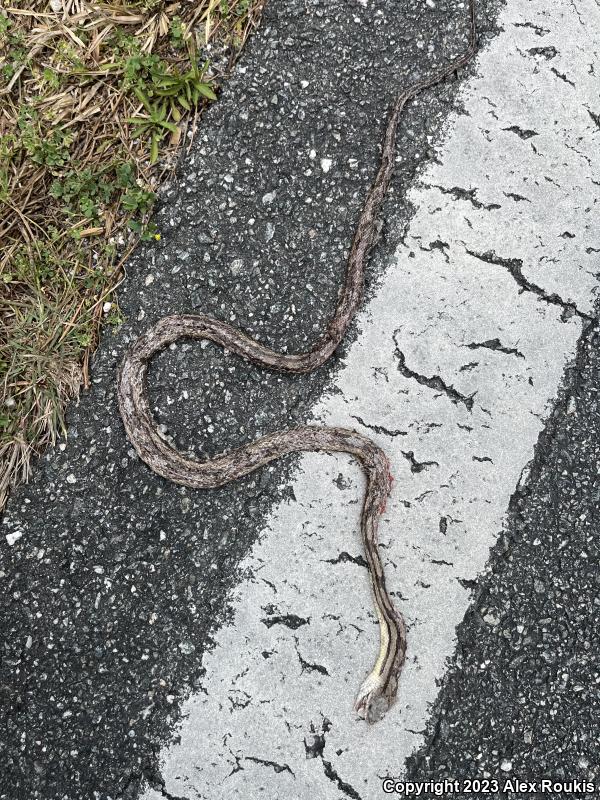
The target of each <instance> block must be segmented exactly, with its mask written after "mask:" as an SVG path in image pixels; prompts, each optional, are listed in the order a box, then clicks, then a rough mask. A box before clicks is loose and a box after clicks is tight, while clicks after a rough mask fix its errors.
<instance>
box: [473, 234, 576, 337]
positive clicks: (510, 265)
mask: <svg viewBox="0 0 600 800" xmlns="http://www.w3.org/2000/svg"><path fill="white" fill-rule="evenodd" d="M465 250H466V252H467V253H468V254H469V255H470V256H473V258H476V259H478V260H479V261H484V262H485V263H486V264H494V265H496V266H500V267H504V268H505V269H507V270H508V272H509V273H510V275H511V277H512V278H513V280H514V281H515V283H516V284H517V285H518V286H519V288H520V289H521V291H522V292H532V293H533V294H536V295H537V296H538V297H539V298H541V299H542V300H543V301H544V302H545V303H549V304H550V305H554V306H559V307H560V308H562V309H563V314H562V315H561V320H562V321H563V322H566V321H567V320H568V319H570V318H571V317H572V316H575V315H576V316H578V317H580V318H581V319H585V320H588V322H589V321H591V320H592V317H590V316H589V314H585V313H584V312H583V311H580V310H579V309H578V308H577V306H576V305H575V303H573V302H572V301H570V300H563V299H562V297H560V295H558V294H556V292H552V294H549V293H548V292H547V291H546V290H545V289H542V287H541V286H538V285H537V284H535V283H531V281H528V280H527V278H526V277H525V276H524V275H523V261H522V259H520V258H502V257H501V256H497V255H496V253H495V251H494V250H487V251H486V252H485V253H477V252H475V251H474V250H469V249H468V248H465Z"/></svg>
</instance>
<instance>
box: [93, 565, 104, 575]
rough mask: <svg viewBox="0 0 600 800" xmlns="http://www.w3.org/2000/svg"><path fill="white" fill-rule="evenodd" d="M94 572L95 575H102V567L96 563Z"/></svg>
mask: <svg viewBox="0 0 600 800" xmlns="http://www.w3.org/2000/svg"><path fill="white" fill-rule="evenodd" d="M94 572H95V573H96V575H104V567H101V566H100V565H99V564H96V566H95V567H94Z"/></svg>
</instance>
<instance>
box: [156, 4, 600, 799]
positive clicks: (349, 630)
mask: <svg viewBox="0 0 600 800" xmlns="http://www.w3.org/2000/svg"><path fill="white" fill-rule="evenodd" d="M584 19H585V20H586V24H585V25H584V24H583V20H584ZM523 23H532V24H533V25H537V26H539V27H538V30H537V32H536V29H534V28H533V27H524V26H523ZM501 25H502V27H503V32H502V33H501V34H500V35H499V36H498V37H497V38H496V39H495V40H494V41H493V43H492V45H491V46H490V47H489V49H487V50H486V51H485V52H483V53H482V54H481V55H480V57H479V59H478V72H479V75H478V77H475V78H473V79H472V80H471V81H470V82H469V83H468V85H467V86H466V88H465V89H464V91H463V95H462V100H463V103H464V107H465V109H466V111H467V112H468V113H467V114H462V115H455V116H454V117H453V118H452V119H451V120H450V123H449V125H448V130H447V133H448V135H447V137H446V142H445V144H444V145H443V146H442V147H441V148H440V152H439V159H440V164H439V165H438V164H435V165H431V166H430V167H429V168H428V169H427V171H426V173H425V174H424V175H423V176H422V181H421V183H420V184H419V185H418V186H417V187H416V188H415V189H414V190H413V191H412V192H411V200H412V203H413V204H414V206H415V208H416V209H417V213H416V216H415V217H414V220H413V222H412V223H411V226H410V230H409V233H408V235H407V237H406V239H405V244H404V246H403V247H401V248H400V249H399V251H398V253H397V259H396V260H395V261H394V263H393V264H392V265H390V268H389V270H388V272H387V274H386V276H385V279H384V280H383V282H382V285H381V287H380V289H379V292H378V294H377V296H376V297H375V299H374V300H373V301H372V302H371V303H370V305H369V307H368V308H367V309H366V310H365V311H364V312H363V314H362V317H361V320H360V325H361V328H362V334H361V336H360V337H359V341H358V342H357V343H356V344H355V345H354V346H353V348H352V350H351V353H350V355H349V358H348V361H347V363H346V365H345V368H344V369H343V371H342V372H341V373H340V374H339V376H338V378H337V380H336V388H337V390H338V391H337V392H335V393H333V394H331V395H329V396H327V397H325V398H324V399H323V400H322V402H321V403H320V404H319V406H318V408H316V409H315V414H314V416H315V419H317V420H320V421H322V422H324V423H329V424H336V425H347V426H352V427H356V428H357V429H359V430H363V428H362V426H361V424H360V423H359V422H358V421H357V419H358V418H360V419H362V420H363V421H364V422H366V423H367V424H368V425H371V426H382V427H385V428H387V429H389V430H391V431H394V430H399V431H405V432H406V435H399V434H398V435H394V436H390V435H385V434H384V433H381V434H379V433H375V432H373V431H372V430H371V435H372V436H373V438H374V439H375V440H376V441H377V442H379V443H380V444H381V445H382V446H383V447H384V448H385V449H386V451H387V452H388V453H389V455H390V457H391V460H392V463H393V465H394V470H395V477H396V483H395V485H394V492H393V497H392V499H391V502H390V504H389V506H388V510H387V512H386V515H385V519H384V521H383V524H382V527H381V541H382V547H383V550H382V552H383V555H384V558H385V562H386V569H387V573H388V576H389V584H390V587H391V588H392V589H393V590H394V591H395V592H396V593H397V598H398V604H399V606H400V607H401V609H402V610H403V612H404V613H405V615H406V617H407V620H408V622H409V626H410V629H409V636H410V640H409V653H408V662H407V666H406V669H405V672H404V674H403V677H402V681H401V687H400V692H399V697H398V703H397V705H396V706H394V708H393V709H392V710H391V711H390V712H389V713H388V715H387V717H386V718H385V719H384V720H383V721H382V722H381V723H379V724H378V725H376V726H373V727H371V728H368V727H367V726H366V725H365V723H363V722H362V721H359V720H357V719H356V717H355V715H354V714H353V712H352V703H353V700H354V695H355V693H356V690H357V689H358V687H359V685H360V683H361V681H362V679H363V677H364V676H365V674H366V673H367V672H368V671H369V670H370V668H371V665H372V661H373V659H374V656H375V654H376V650H377V646H378V632H377V622H376V618H375V614H374V613H373V609H372V605H371V598H370V595H369V589H368V580H367V574H366V570H365V569H364V568H363V567H361V566H360V565H357V564H355V563H352V562H348V561H346V562H343V561H342V562H340V563H336V564H332V563H330V562H329V560H335V559H336V558H337V557H338V556H339V554H340V553H341V552H343V551H346V552H348V553H350V554H351V555H353V556H358V555H359V554H361V552H362V549H361V545H360V541H359V536H358V517H359V510H360V503H361V498H362V491H363V478H362V476H361V474H360V472H359V469H358V468H357V466H356V465H355V464H354V463H352V462H351V461H350V460H349V459H347V458H344V457H333V456H325V455H316V454H315V455H306V456H305V457H303V458H302V460H301V467H300V471H299V474H298V476H297V479H296V480H295V482H294V492H295V495H296V502H292V501H291V502H286V503H283V504H281V505H280V506H279V507H278V508H276V510H275V511H274V513H273V515H272V517H271V519H270V521H269V524H268V527H267V529H266V531H265V532H264V535H263V536H262V538H261V541H260V542H259V543H258V544H257V545H256V547H255V548H254V550H253V552H252V554H251V556H250V557H249V558H248V559H247V561H246V564H245V566H246V567H247V574H248V575H249V576H250V577H249V578H248V579H247V580H246V581H245V582H243V583H242V584H241V585H240V586H239V587H238V589H237V592H236V596H235V603H234V605H235V609H236V615H235V622H234V624H233V625H232V626H230V627H226V628H223V629H222V630H220V631H219V632H218V634H217V636H216V642H217V644H216V647H215V649H214V651H213V652H211V653H209V654H208V655H206V657H205V659H204V665H205V667H206V680H205V683H204V688H205V692H206V693H200V694H197V695H195V696H192V697H191V698H190V699H189V700H188V701H187V702H186V704H185V707H184V715H185V720H184V722H183V725H182V727H181V730H180V732H179V733H180V737H181V739H180V742H179V743H178V744H177V745H174V746H172V747H170V748H168V749H166V750H165V751H164V752H163V754H162V762H163V763H162V769H163V776H164V778H165V780H166V788H167V790H168V791H169V792H171V793H172V794H174V795H181V796H185V797H187V798H190V800H191V799H192V798H196V797H202V798H211V800H216V798H238V797H239V798H244V800H252V799H253V798H268V800H278V798H282V799H283V798H286V800H287V799H288V798H290V797H302V798H308V797H311V798H312V797H315V798H324V799H325V800H337V799H338V798H340V797H341V796H343V795H344V794H345V796H348V792H349V790H348V789H347V790H346V793H344V792H343V791H342V790H341V789H340V788H339V786H338V784H337V783H336V780H335V779H334V778H333V777H332V776H333V773H332V770H333V771H335V773H336V774H337V775H339V777H340V779H341V780H343V781H344V782H345V783H346V784H348V785H349V786H351V787H353V790H354V791H355V792H356V793H357V795H358V796H360V798H362V800H367V799H369V798H380V797H382V796H383V795H382V791H381V780H380V777H381V776H384V775H386V774H392V775H398V774H399V772H400V771H401V770H402V767H403V764H404V760H405V758H406V757H407V756H408V755H409V754H410V752H411V751H412V750H413V749H414V748H415V747H416V746H418V745H420V744H421V742H422V737H421V735H420V733H418V732H419V731H422V730H423V728H424V726H425V724H426V721H427V715H428V708H429V706H430V704H431V702H432V701H433V700H434V699H435V696H436V693H437V683H436V681H437V680H438V679H439V678H440V677H441V676H442V675H443V673H444V668H445V660H446V659H447V657H448V656H449V655H450V654H451V653H452V650H453V647H454V642H455V627H456V625H457V624H458V622H459V621H460V620H461V619H462V617H463V615H464V613H465V611H466V609H467V606H468V603H469V596H468V593H467V591H466V590H465V589H464V588H463V587H462V586H461V584H460V582H459V579H461V578H471V579H472V578H475V577H476V576H477V575H478V574H479V573H480V572H481V571H482V570H483V569H484V566H485V563H486V559H487V556H488V552H489V548H490V546H491V545H492V544H493V543H494V541H495V540H496V537H497V535H498V533H499V531H500V530H501V529H502V526H503V520H504V515H505V511H506V508H507V504H508V500H509V498H510V495H511V494H512V492H513V491H514V489H515V486H516V484H517V483H518V481H519V476H520V474H521V471H522V469H523V467H524V465H525V464H526V463H527V462H528V460H529V459H530V458H531V456H532V450H533V446H534V444H535V441H536V439H537V436H538V434H539V431H540V429H541V427H542V425H543V421H544V418H545V415H546V414H547V411H548V403H549V400H550V399H551V398H554V397H555V395H556V392H557V387H558V386H559V383H560V379H561V376H562V374H563V370H564V367H565V363H566V361H567V360H568V359H569V358H571V357H572V355H573V353H574V349H575V345H576V340H577V337H578V335H579V333H580V330H581V322H580V319H579V318H578V317H577V316H575V317H572V318H571V319H570V320H568V321H566V322H563V321H561V319H560V317H561V312H562V309H561V308H560V307H559V306H557V305H552V304H551V303H548V302H545V301H544V300H541V299H540V298H539V297H538V296H536V295H535V294H534V293H532V292H530V291H527V292H521V293H520V292H519V287H518V285H517V283H516V282H515V280H514V278H513V277H512V276H511V275H510V274H509V271H508V269H507V268H506V267H504V266H502V265H499V264H498V265H494V264H490V263H486V262H485V261H481V260H479V259H477V258H475V257H473V256H470V255H468V254H467V251H468V250H469V251H472V252H476V253H486V252H488V251H495V253H496V255H497V256H500V257H501V258H503V259H521V260H522V263H523V273H524V275H525V276H526V278H527V279H528V280H529V281H530V282H532V283H535V284H537V285H538V286H540V287H543V289H544V291H546V292H547V293H548V294H552V293H557V294H558V295H560V297H562V298H563V299H565V300H570V301H573V302H574V303H576V304H577V306H578V308H579V309H580V310H581V311H584V312H586V313H589V312H590V311H591V308H592V300H593V294H594V290H595V287H596V275H595V272H596V271H597V269H598V254H597V253H595V252H593V251H592V250H589V252H588V249H589V248H600V233H599V232H598V226H597V222H596V221H597V205H595V204H596V203H597V201H598V196H599V192H598V184H597V183H594V181H593V180H592V178H595V176H597V175H598V174H600V147H599V142H600V131H599V130H598V125H597V123H595V122H594V120H593V119H592V117H591V116H590V114H589V113H588V108H589V110H590V111H592V112H594V113H598V112H600V101H598V94H599V92H598V90H599V88H600V75H599V74H598V73H599V71H598V70H597V69H596V70H595V71H594V70H593V69H592V68H591V66H590V62H591V61H592V58H593V57H594V55H593V53H594V47H595V46H596V47H597V45H598V44H599V34H598V31H600V12H599V9H598V6H597V5H596V3H595V2H593V0H576V3H571V4H570V5H569V4H553V3H548V2H543V0H509V3H508V6H507V7H506V9H505V11H504V12H503V14H502V19H501ZM592 37H593V39H592ZM540 47H555V48H556V50H557V51H558V52H557V54H556V56H555V57H552V58H547V57H545V56H544V54H541V53H540V54H538V55H536V54H535V52H534V53H533V54H532V53H531V52H530V51H531V50H532V49H533V48H540ZM548 53H551V51H547V53H546V55H548ZM594 72H595V73H596V74H594ZM558 73H559V74H558ZM560 75H564V78H561V77H560ZM572 84H574V85H572ZM515 126H516V127H517V128H519V129H521V130H523V131H535V132H536V135H535V136H533V135H532V136H530V138H521V136H519V135H518V131H517V132H515ZM511 128H512V129H513V130H511ZM526 135H527V134H525V136H526ZM436 187H443V188H442V189H440V188H436ZM453 187H460V188H462V189H466V190H469V189H472V188H476V190H477V194H476V199H477V201H479V202H480V203H482V204H484V205H486V206H488V208H487V209H486V208H476V207H475V205H474V204H473V203H472V202H470V201H469V200H468V199H461V198H460V197H458V196H453V195H452V194H451V193H450V194H448V193H447V192H446V193H445V192H444V191H443V190H444V189H445V190H448V189H452V188H453ZM454 194H455V195H457V193H454ZM511 195H512V196H511ZM517 196H520V197H522V198H526V199H518V197H517ZM494 205H499V206H500V208H489V206H494ZM563 234H568V235H563ZM431 242H443V243H445V244H444V245H443V246H440V245H437V246H434V247H431V244H430V243H431ZM446 245H447V246H446ZM440 247H441V248H442V249H438V248H440ZM496 338H497V339H499V340H500V341H501V343H502V345H503V346H504V347H506V348H512V349H515V350H517V351H518V353H520V354H522V357H521V355H519V354H507V353H503V352H499V351H495V350H490V349H486V348H478V349H469V348H468V345H469V344H470V343H482V342H485V341H488V340H493V339H496ZM398 351H401V352H402V353H403V354H404V356H405V360H406V366H407V367H408V368H409V369H410V370H412V371H414V372H417V373H419V374H421V375H424V376H428V377H432V376H435V375H438V376H440V377H441V378H442V379H443V381H445V383H446V384H447V385H452V386H454V388H455V389H456V390H457V391H458V392H460V393H461V394H462V395H464V396H469V395H471V394H473V393H476V394H475V395H474V405H473V409H472V411H471V412H469V410H468V409H467V408H466V406H465V405H464V404H462V403H460V402H458V403H454V402H452V401H451V399H449V397H448V396H447V395H446V394H445V393H443V392H439V391H435V390H432V389H431V388H429V387H427V386H423V385H421V384H419V383H418V382H417V381H416V380H414V379H412V378H410V377H406V376H403V375H402V374H401V372H400V371H399V370H398V365H399V358H398ZM364 430H365V431H366V432H367V433H369V429H368V428H366V429H364ZM409 451H413V452H414V456H415V458H416V459H418V461H420V462H428V461H429V462H435V463H434V464H431V465H430V466H429V467H427V468H424V469H423V470H422V471H420V472H411V469H410V463H409V461H408V460H407V457H406V456H405V455H403V452H404V453H408V452H409ZM442 517H444V518H445V519H446V521H447V528H446V530H445V532H442V531H441V530H440V519H441V518H442ZM442 527H443V526H442ZM269 606H273V607H274V609H276V613H279V614H294V615H297V616H299V617H303V618H307V619H308V618H310V622H309V623H308V624H305V625H303V626H301V627H298V628H297V629H296V630H291V629H289V628H288V627H284V626H282V625H275V626H272V627H267V626H266V625H265V624H264V623H263V622H262V621H261V620H263V619H265V618H266V617H268V616H269V610H270V609H269ZM303 663H304V666H303ZM307 664H312V665H321V667H324V668H325V669H326V671H327V674H324V673H323V672H322V671H318V670H316V669H315V668H314V667H313V668H312V669H311V668H310V667H309V666H306V665H307ZM482 668H485V665H482ZM324 719H326V720H328V721H329V722H327V723H325V727H326V728H328V730H327V732H326V734H325V746H324V750H323V753H322V757H316V758H307V753H306V749H305V741H306V742H308V743H309V744H310V743H311V742H312V741H313V740H314V736H313V733H314V732H316V733H317V734H318V733H320V732H321V731H322V729H323V721H324ZM325 762H327V763H328V764H330V766H331V768H329V767H328V766H327V764H326V763H325ZM276 765H280V766H276ZM328 771H329V773H330V775H329V777H328V776H327V774H326V773H327V772H328ZM350 796H354V795H352V793H350ZM144 797H145V800H158V798H160V797H161V795H159V794H157V793H156V792H154V791H153V790H151V789H148V791H147V792H146V794H145V795H144Z"/></svg>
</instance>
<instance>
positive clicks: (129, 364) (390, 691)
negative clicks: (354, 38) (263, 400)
mask: <svg viewBox="0 0 600 800" xmlns="http://www.w3.org/2000/svg"><path fill="white" fill-rule="evenodd" d="M468 15H469V33H468V44H467V46H466V48H465V50H464V52H463V53H462V54H461V55H459V56H457V57H456V58H454V59H453V60H451V61H450V62H449V63H448V64H447V65H446V66H444V67H442V68H440V69H438V70H437V71H435V72H433V73H432V74H431V75H430V76H429V77H425V78H422V79H421V80H418V81H416V82H415V83H413V84H412V85H411V86H409V87H408V88H407V89H405V90H404V91H403V92H401V93H400V94H399V95H398V96H397V97H396V99H395V101H394V103H393V104H392V107H391V112H390V115H389V120H388V122H387V126H386V128H385V134H384V137H383V142H382V151H381V161H380V164H379V168H378V171H377V174H376V176H375V179H374V181H373V183H372V185H371V188H370V189H369V192H368V194H367V197H366V200H365V202H364V205H363V208H362V211H361V213H360V216H359V220H358V224H357V226H356V231H355V234H354V238H353V240H352V246H351V249H350V254H349V257H348V262H347V266H346V276H345V281H344V285H343V286H342V288H341V291H340V294H339V298H338V302H337V306H336V309H335V313H334V315H333V317H332V318H331V320H330V322H329V324H328V325H327V327H326V329H325V331H324V332H323V333H322V334H321V336H320V337H319V339H318V340H317V342H316V343H315V344H314V346H313V347H312V349H311V350H309V351H308V352H305V353H298V354H292V355H288V354H283V353H277V352H275V351H274V350H271V349H270V348H268V347H265V346H264V345H262V344H260V343H259V342H257V341H255V340H254V339H252V338H251V337H250V336H247V335H246V334H245V333H243V332H242V331H240V330H237V329H236V328H233V327H232V326H231V325H228V324H227V323H226V322H222V321H220V320H217V319H213V318H212V317H209V316H206V315H203V314H178V315H174V316H168V317H164V318H163V319H161V320H159V321H158V322H157V323H156V324H155V325H153V326H152V327H151V328H150V329H149V330H147V331H146V332H145V333H144V334H143V335H142V336H140V337H139V339H137V340H136V341H135V342H134V344H133V345H132V346H131V347H130V349H129V350H128V352H127V353H126V355H125V357H124V359H123V362H122V364H121V367H120V369H119V374H118V387H117V392H118V400H119V407H120V411H121V415H122V417H123V422H124V424H125V430H126V432H127V435H128V437H129V439H130V441H131V443H132V444H133V446H134V448H135V450H136V451H137V453H138V455H139V457H140V458H141V459H142V460H143V461H145V462H146V464H147V465H148V466H149V467H150V468H151V469H152V470H154V472H156V473H158V474H159V475H161V476H162V477H163V478H166V479H167V480H169V481H173V482H175V483H178V484H183V485H185V486H190V487H192V488H195V489H212V488H215V487H218V486H223V485H224V484H226V483H229V482H230V481H234V480H236V479H237V478H241V477H243V476H244V475H248V474H249V473H250V472H253V471H254V470H256V469H258V468H259V467H262V466H263V465H264V464H268V463H269V462H270V461H273V460H275V459H277V458H280V457H281V456H283V455H286V454H287V453H295V452H298V451H309V450H310V451H315V450H318V451H326V452H329V453H334V452H342V453H349V454H351V455H352V456H354V457H355V458H356V459H357V461H358V462H359V463H360V465H361V467H362V468H363V470H364V472H365V475H366V478H367V485H366V491H365V496H364V501H363V507H362V514H361V533H362V538H363V543H364V549H365V553H366V558H367V562H368V565H369V572H370V578H371V586H372V590H373V596H374V603H375V609H376V611H377V616H378V619H379V626H380V650H379V654H378V656H377V659H376V662H375V666H374V667H373V670H372V671H371V673H370V674H369V675H368V677H367V678H366V679H365V681H364V682H363V684H362V686H361V688H360V690H359V693H358V697H357V700H356V704H355V710H356V711H357V713H358V714H359V715H360V716H361V717H363V718H364V719H366V720H367V721H368V722H374V721H376V720H378V719H380V718H381V717H382V716H383V714H385V712H386V711H387V709H388V708H389V706H390V705H391V704H392V703H393V701H394V699H395V696H396V689H397V685H398V678H399V675H400V671H401V669H402V665H403V663H404V658H405V652H406V628H405V624H404V620H403V617H402V615H401V614H400V613H399V612H398V611H397V610H396V609H395V608H394V605H393V603H392V601H391V599H390V596H389V594H388V591H387V589H386V584H385V574H384V570H383V565H382V563H381V558H380V556H379V552H378V549H377V526H378V522H379V518H380V516H381V514H382V512H383V510H384V508H385V504H386V500H387V497H388V494H389V492H390V489H391V483H392V476H391V473H390V465H389V462H388V459H387V457H386V455H385V453H384V452H383V450H381V448H379V447H378V446H377V445H376V444H375V443H374V442H372V441H371V440H370V439H368V438H367V437H365V436H362V435H361V434H359V433H356V432H355V431H353V430H347V429H345V428H337V427H325V426H314V425H304V426H300V427H297V428H293V429H291V430H282V431H277V432H275V433H270V434H268V435H266V436H262V437H261V438H259V439H256V440H255V441H253V442H250V443H248V444H244V445H242V446H241V447H238V448H237V449H235V450H231V451H229V452H227V453H222V454H220V455H217V456H215V457H214V458H211V459H209V460H207V461H203V462H199V461H196V460H194V459H191V458H187V457H186V456H184V455H183V454H182V453H180V452H179V451H177V450H176V449H175V448H173V447H172V446H171V445H170V444H168V443H167V442H166V441H165V440H164V438H163V437H162V436H161V434H160V433H159V431H158V428H157V424H156V421H155V420H154V419H153V416H152V413H151V410H150V407H149V404H148V399H147V395H146V373H147V368H148V362H149V361H150V359H151V358H152V357H153V356H154V355H155V354H156V353H157V352H159V351H160V350H162V349H163V348H165V347H166V346H168V345H169V344H171V343H173V342H176V341H177V340H178V339H182V338H188V339H208V340H210V341H212V342H214V343H215V344H218V345H220V346H221V347H223V348H226V349H227V350H229V351H231V352H232V353H236V354H237V355H238V356H241V357H242V358H244V359H247V360H248V361H251V362H253V363H255V364H258V365H259V366H260V367H264V368H266V369H270V370H276V371H280V372H285V373H303V372H312V371H313V370H316V369H318V368H319V367H321V366H322V365H323V364H324V363H325V362H326V361H327V360H328V358H329V357H330V356H331V355H332V353H333V352H334V350H335V349H336V348H337V346H338V345H339V343H340V341H341V340H342V338H343V336H344V334H345V333H346V330H347V329H348V326H349V324H350V322H351V320H352V318H353V316H354V314H355V312H356V310H357V308H358V307H359V306H360V303H361V300H362V294H363V279H364V272H365V266H366V264H367V260H368V257H369V252H370V250H371V247H372V244H373V240H374V235H375V229H376V222H377V219H378V215H379V214H380V212H381V208H382V205H383V201H384V199H385V196H386V192H387V189H388V186H389V183H390V179H391V176H392V171H393V165H394V158H395V144H396V129H397V126H398V120H399V118H400V115H401V114H402V111H403V109H404V107H405V105H406V103H407V102H408V101H409V100H411V99H412V98H414V97H415V96H416V95H417V94H419V93H420V92H422V91H423V90H424V89H427V88H430V87H432V86H434V85H435V84H437V83H439V82H441V81H442V80H444V79H445V78H446V77H448V76H450V75H451V74H452V73H453V72H455V71H456V70H458V69H459V68H461V67H464V66H465V65H466V64H467V63H468V62H469V61H470V60H471V59H472V58H473V56H474V55H475V52H476V26H475V0H469V5H468Z"/></svg>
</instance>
